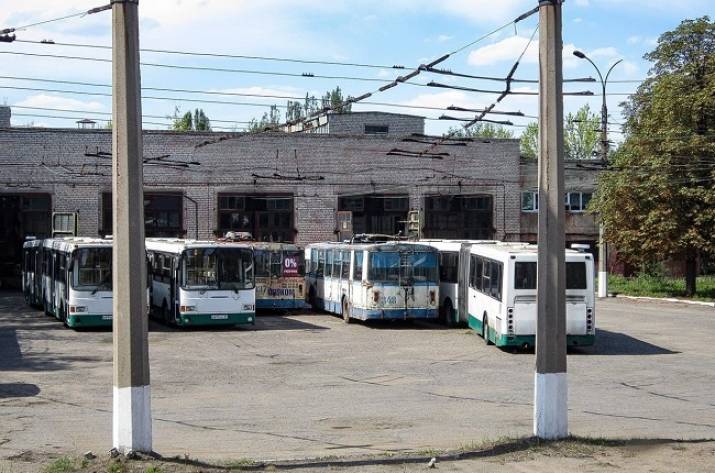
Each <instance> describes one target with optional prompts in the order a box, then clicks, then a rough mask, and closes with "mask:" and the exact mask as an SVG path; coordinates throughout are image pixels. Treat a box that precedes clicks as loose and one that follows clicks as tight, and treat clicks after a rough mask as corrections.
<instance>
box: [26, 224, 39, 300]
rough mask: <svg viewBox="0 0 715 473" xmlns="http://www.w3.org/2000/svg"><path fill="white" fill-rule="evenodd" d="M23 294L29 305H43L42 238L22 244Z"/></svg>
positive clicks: (32, 239) (29, 239)
mask: <svg viewBox="0 0 715 473" xmlns="http://www.w3.org/2000/svg"><path fill="white" fill-rule="evenodd" d="M22 295H23V296H25V302H26V303H27V304H28V305H31V306H33V307H42V240H37V239H35V238H28V240H27V241H25V243H24V244H23V245H22Z"/></svg>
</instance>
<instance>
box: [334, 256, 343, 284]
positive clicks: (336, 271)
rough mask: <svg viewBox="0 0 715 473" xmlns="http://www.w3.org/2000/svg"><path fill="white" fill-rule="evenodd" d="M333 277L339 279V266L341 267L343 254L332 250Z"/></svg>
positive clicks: (340, 269)
mask: <svg viewBox="0 0 715 473" xmlns="http://www.w3.org/2000/svg"><path fill="white" fill-rule="evenodd" d="M333 253H334V255H333V277H334V278H336V279H340V274H341V271H342V268H341V266H342V265H343V252H342V251H338V250H333Z"/></svg>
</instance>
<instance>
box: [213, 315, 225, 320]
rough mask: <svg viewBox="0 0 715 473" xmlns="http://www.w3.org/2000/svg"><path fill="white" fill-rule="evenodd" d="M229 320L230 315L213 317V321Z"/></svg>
mask: <svg viewBox="0 0 715 473" xmlns="http://www.w3.org/2000/svg"><path fill="white" fill-rule="evenodd" d="M226 319H228V315H226V314H217V315H212V316H211V320H226Z"/></svg>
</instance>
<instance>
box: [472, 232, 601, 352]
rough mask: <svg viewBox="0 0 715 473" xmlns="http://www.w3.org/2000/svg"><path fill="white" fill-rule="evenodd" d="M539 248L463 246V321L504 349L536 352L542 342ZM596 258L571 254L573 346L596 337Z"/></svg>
mask: <svg viewBox="0 0 715 473" xmlns="http://www.w3.org/2000/svg"><path fill="white" fill-rule="evenodd" d="M536 261H537V247H536V245H529V244H526V243H492V244H468V243H465V244H462V248H461V250H460V255H459V274H458V278H459V314H460V315H459V316H460V319H466V320H467V321H468V324H469V327H471V328H472V329H473V330H475V331H477V332H478V333H480V334H481V335H482V337H483V338H484V340H485V341H486V343H487V344H491V343H493V344H495V345H496V346H499V347H506V346H519V347H523V348H529V347H533V346H534V344H535V338H536ZM593 270H594V269H593V258H592V257H591V255H590V254H587V253H581V252H578V251H573V250H566V339H567V344H568V346H589V345H593V344H594V342H595V338H596V325H595V324H596V322H595V307H594V302H595V296H594V288H593V281H594V273H593Z"/></svg>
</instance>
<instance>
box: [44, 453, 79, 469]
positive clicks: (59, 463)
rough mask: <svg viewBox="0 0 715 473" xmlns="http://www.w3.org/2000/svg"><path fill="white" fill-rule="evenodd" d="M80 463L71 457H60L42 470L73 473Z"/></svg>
mask: <svg viewBox="0 0 715 473" xmlns="http://www.w3.org/2000/svg"><path fill="white" fill-rule="evenodd" d="M78 469H79V465H78V464H77V462H76V461H75V460H73V459H72V458H70V457H60V458H58V459H57V460H55V461H53V462H52V463H50V464H49V465H47V466H46V467H45V468H44V469H43V470H42V471H43V472H44V473H71V472H74V471H77V470H78Z"/></svg>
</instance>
